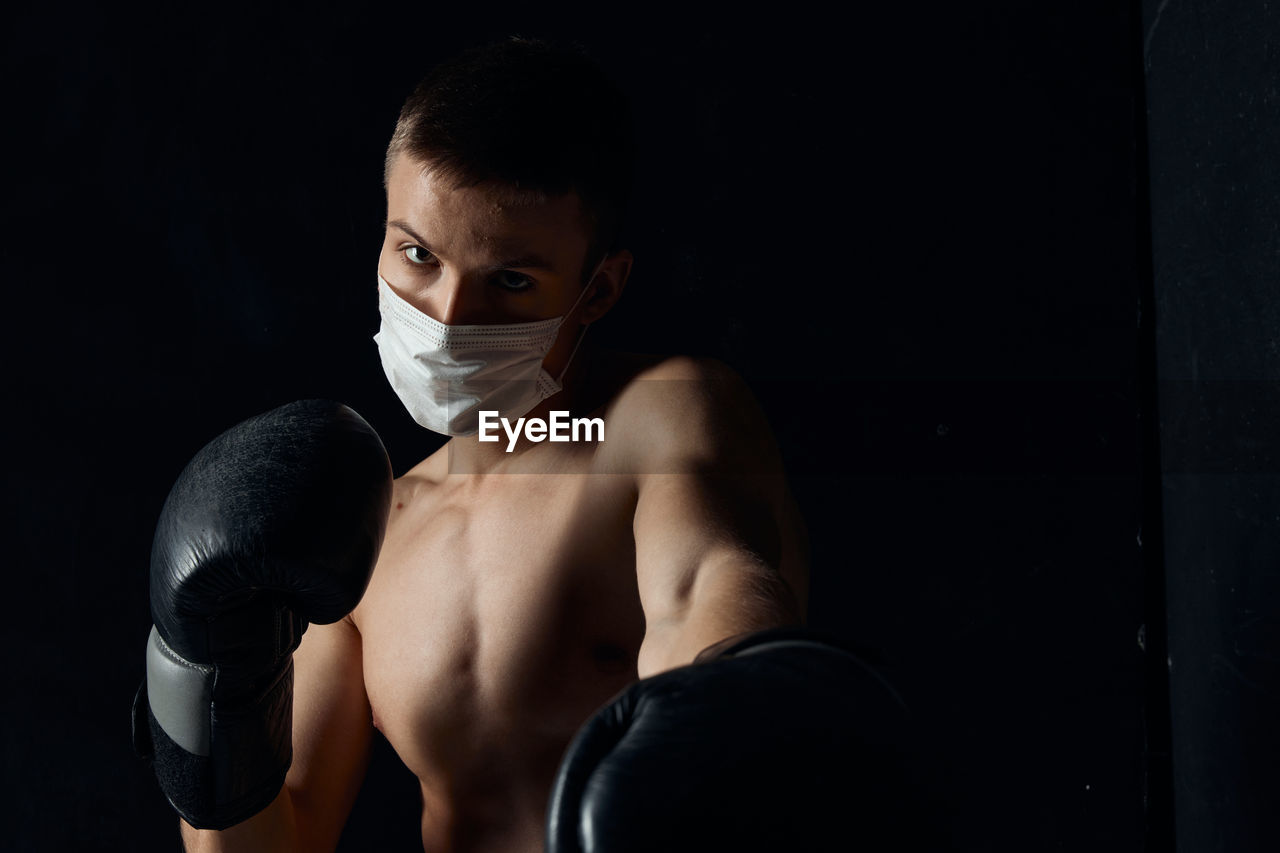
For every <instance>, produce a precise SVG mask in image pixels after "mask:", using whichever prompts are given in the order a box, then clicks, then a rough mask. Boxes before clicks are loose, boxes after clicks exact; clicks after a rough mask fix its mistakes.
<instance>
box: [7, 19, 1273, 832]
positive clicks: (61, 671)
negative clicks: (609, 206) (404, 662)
mask: <svg viewBox="0 0 1280 853" xmlns="http://www.w3.org/2000/svg"><path fill="white" fill-rule="evenodd" d="M885 5H889V4H885ZM210 8H212V7H210ZM833 15H834V13H833ZM511 32H525V33H531V34H542V35H552V36H558V37H562V38H568V39H576V40H579V41H581V42H582V43H583V44H584V45H585V46H586V47H587V48H588V49H589V50H590V51H591V52H592V53H593V54H594V55H595V56H596V57H597V58H598V59H599V60H600V61H601V62H602V64H604V65H605V66H606V67H607V68H608V69H609V70H610V71H611V72H612V73H614V75H615V76H616V77H617V78H618V79H619V81H620V82H621V84H622V85H623V87H624V88H626V89H627V90H629V91H630V92H631V93H632V95H633V97H634V102H635V109H636V113H637V118H638V122H639V125H640V130H639V145H640V151H641V155H642V160H641V166H640V181H639V186H640V195H639V198H638V199H637V204H636V209H635V211H634V215H633V217H632V226H631V243H632V247H633V250H634V252H635V254H636V256H637V258H638V261H637V265H636V268H635V272H634V275H633V279H632V282H631V284H630V285H629V288H628V292H627V295H626V298H625V300H624V302H623V303H622V304H621V305H620V306H619V309H618V310H617V311H615V312H614V314H613V315H611V316H610V317H609V318H608V319H607V320H606V321H605V323H604V324H602V326H603V328H602V329H601V332H600V333H601V334H602V335H607V336H609V338H610V340H611V341H612V342H613V343H614V344H615V345H617V346H622V347H627V348H632V349H638V350H649V351H664V350H677V351H691V352H697V353H702V354H707V355H714V356H717V357H720V358H722V359H725V360H726V361H728V362H730V363H731V364H733V365H734V366H735V367H737V368H738V369H739V370H740V371H741V372H742V373H743V374H744V375H745V376H746V377H747V378H748V379H749V380H750V381H751V383H752V384H753V385H754V386H755V387H756V389H757V391H758V393H759V395H760V397H761V399H762V401H763V403H764V405H765V408H766V411H767V413H768V414H769V417H770V419H771V421H772V423H773V425H774V428H775V431H776V433H777V435H778V438H779V441H780V443H781V446H782V448H783V452H784V454H785V456H786V458H787V461H788V464H789V467H790V472H791V476H792V480H793V485H794V489H795V492H796V494H797V496H798V498H799V500H800V502H801V505H802V508H803V509H804V512H805V514H806V517H807V520H808V524H809V527H810V533H811V537H812V540H813V554H814V566H813V597H812V607H811V620H812V622H813V624H814V625H816V626H818V627H821V628H825V629H826V630H828V631H830V632H832V633H835V634H837V635H839V636H841V637H843V638H845V639H847V640H850V641H852V642H855V643H858V644H860V645H861V646H863V647H865V648H866V649H867V650H868V654H870V655H873V656H874V657H876V658H877V659H878V660H879V661H880V663H881V665H882V666H883V667H884V669H885V671H886V673H887V674H889V676H890V677H891V678H892V679H893V680H894V681H895V683H896V684H897V685H898V686H899V688H900V690H901V692H902V693H903V695H904V696H905V697H906V698H907V700H908V701H909V702H910V703H911V705H912V706H913V707H914V708H915V709H916V712H917V715H918V717H919V719H920V720H921V723H922V727H923V729H924V730H925V732H926V735H927V736H928V738H929V739H930V742H931V743H935V744H936V746H935V747H934V749H935V750H936V759H937V767H938V774H939V778H940V780H941V781H942V782H943V784H944V785H946V786H948V787H949V789H950V790H951V791H952V792H953V795H954V796H953V808H954V811H955V813H956V820H957V833H958V836H959V838H960V840H961V841H962V843H963V846H964V847H966V848H968V849H979V850H1005V849H1008V850H1026V849H1066V850H1077V849H1078V850H1104V849H1135V850H1136V849H1139V848H1140V846H1141V844H1142V839H1143V837H1144V832H1145V823H1146V821H1145V817H1144V797H1143V789H1144V753H1143V750H1144V730H1143V719H1144V718H1143V708H1144V701H1145V700H1144V691H1145V689H1146V688H1145V682H1144V663H1143V650H1142V647H1141V644H1140V630H1141V627H1142V625H1143V623H1144V603H1143V575H1142V564H1141V561H1140V556H1141V555H1140V549H1139V541H1138V540H1139V528H1140V523H1141V516H1142V504H1141V500H1140V494H1141V479H1140V443H1139V435H1140V432H1139V424H1138V418H1137V412H1138V407H1139V394H1138V390H1137V389H1138V387H1139V350H1138V337H1137V326H1138V317H1137V316H1136V315H1137V305H1138V300H1139V297H1140V289H1141V288H1140V285H1141V276H1140V273H1141V270H1142V269H1143V268H1144V267H1143V264H1142V263H1141V259H1142V258H1144V257H1145V255H1144V253H1145V252H1146V247H1145V244H1143V242H1142V240H1141V237H1142V232H1141V229H1140V228H1139V226H1138V223H1139V215H1140V213H1141V212H1142V211H1141V209H1140V205H1139V204H1138V200H1139V194H1138V193H1139V191H1138V182H1137V178H1136V175H1137V155H1136V150H1137V148H1136V146H1137V142H1136V140H1137V138H1138V133H1137V129H1136V128H1135V115H1137V108H1136V107H1137V102H1136V100H1135V98H1136V96H1137V89H1138V79H1139V78H1138V76H1137V71H1136V69H1135V61H1136V60H1135V56H1134V46H1135V44H1136V41H1137V37H1136V34H1135V25H1134V22H1133V20H1132V18H1131V14H1130V10H1129V9H1127V8H1126V6H1125V4H1117V3H1110V2H1095V3H1073V4H1051V5H1045V4H1024V3H1013V2H1009V3H998V2H992V1H991V0H985V2H981V3H977V4H953V3H941V2H936V3H929V4H926V5H925V6H923V7H922V6H920V5H919V4H910V5H903V4H895V5H894V6H893V8H891V9H878V10H877V9H861V8H860V9H858V10H857V11H856V14H855V17H854V18H853V19H852V20H849V19H847V18H845V17H844V15H843V14H841V15H840V16H839V17H835V16H832V17H829V18H824V17H823V16H817V17H815V16H813V15H809V14H804V15H802V14H798V13H797V14H795V15H793V16H791V17H787V18H784V19H779V18H777V17H769V18H761V19H753V18H750V17H748V16H746V15H745V14H744V13H742V12H739V13H736V17H735V18H734V19H731V20H730V19H713V18H711V17H709V16H708V17H699V16H690V14H689V13H688V11H687V10H686V11H685V12H684V13H683V14H679V15H677V14H673V13H668V12H661V13H660V12H659V11H658V10H656V9H653V8H651V7H647V6H645V7H640V6H637V7H634V8H632V9H630V10H628V11H626V12H625V13H624V12H622V11H618V10H610V9H607V8H601V9H597V10H596V11H594V12H587V11H578V12H575V13H574V14H571V15H570V14H565V15H559V16H557V15H551V14H548V13H546V12H544V11H541V10H540V11H538V12H537V13H536V14H535V13H533V12H529V11H526V12H516V13H510V14H508V13H505V12H501V11H496V10H493V9H486V10H485V11H484V12H483V13H481V12H476V13H470V14H465V13H460V12H449V11H448V10H445V9H441V8H440V7H439V6H431V7H430V8H427V7H424V6H422V5H421V4H417V5H404V6H395V7H387V6H382V5H380V6H378V7H376V11H373V12H369V13H358V12H356V11H354V10H352V11H349V12H346V13H341V14H332V13H318V12H316V11H315V10H314V9H308V10H307V12H306V14H296V13H292V12H287V11H285V10H281V9H277V8H275V7H264V8H260V9H259V10H258V11H255V12H252V13H246V14H238V15H231V14H228V13H222V12H217V13H215V12H212V11H210V12H207V13H198V12H193V11H175V10H174V9H166V10H153V11H151V12H147V13H140V12H122V11H106V10H95V9H92V8H79V7H76V8H71V9H68V7H66V6H53V5H47V6H43V7H37V8H33V9H31V10H29V11H27V12H25V13H23V14H21V15H19V16H18V17H17V18H15V19H13V20H11V21H10V23H9V26H8V27H7V32H6V35H5V36H4V37H3V38H4V60H5V74H4V83H3V85H4V87H5V89H4V103H5V104H6V105H7V106H8V110H9V113H10V116H11V120H10V122H8V125H9V127H10V130H9V131H8V132H7V133H6V136H8V137H9V142H10V145H11V146H13V147H12V149H11V153H10V155H9V157H8V160H7V165H8V168H7V170H6V171H7V175H6V186H7V187H8V188H9V192H7V193H5V195H4V199H3V210H4V229H5V237H4V250H3V255H2V256H0V261H2V263H3V275H4V282H5V285H6V287H5V294H6V298H7V300H8V308H7V309H6V311H5V325H6V329H7V333H6V334H5V335H4V344H5V346H6V353H5V354H6V364H7V365H8V370H7V371H6V377H7V379H6V383H7V387H8V393H7V396H8V398H9V400H10V415H9V418H8V420H9V423H8V424H7V430H8V431H9V433H10V439H9V441H8V442H7V444H8V446H9V447H10V448H11V460H10V463H9V466H8V471H7V484H8V485H9V488H8V489H7V497H6V500H7V507H8V510H9V511H8V512H7V513H6V516H7V517H8V519H9V520H10V522H11V524H12V525H13V532H12V535H11V538H10V541H11V542H12V543H14V545H15V546H16V547H15V548H14V552H15V553H14V556H13V557H12V558H11V560H12V562H10V572H9V576H10V577H11V578H12V581H11V583H12V585H13V587H14V591H13V592H12V595H13V598H12V599H11V601H12V602H13V603H12V605H11V608H10V609H11V618H10V619H8V620H5V623H4V625H5V631H6V637H5V649H6V655H7V670H8V672H9V680H10V683H11V684H16V685H18V686H19V687H18V689H16V690H7V691H5V699H4V700H3V701H4V702H5V725H4V726H3V727H0V731H2V732H3V735H2V736H3V738H4V755H5V759H6V767H7V775H6V787H7V790H6V799H7V800H8V801H9V802H10V803H11V804H14V806H15V808H17V809H18V810H19V811H21V812H22V813H23V814H25V815H26V819H25V821H24V822H22V823H21V825H20V826H19V827H17V828H16V829H14V830H13V832H14V833H15V834H14V835H13V836H11V838H14V844H15V847H17V848H22V849H27V848H43V849H59V848H64V847H71V846H74V847H75V848H76V849H80V850H92V849H112V850H121V849H138V850H150V849H157V848H158V847H161V846H162V845H164V844H166V843H171V841H172V838H173V836H174V825H175V820H174V818H173V816H172V814H171V813H170V812H169V811H168V810H167V808H166V806H165V804H164V802H163V797H162V795H161V794H160V792H159V790H158V788H157V787H156V785H155V782H154V780H153V779H152V778H151V776H150V774H149V772H148V771H147V770H146V768H145V767H143V766H141V765H139V764H138V763H137V762H136V761H135V760H134V759H133V758H132V756H131V753H130V748H129V742H128V736H127V732H128V709H129V704H130V701H131V700H132V697H133V692H134V690H135V688H136V687H137V684H138V680H139V678H140V677H141V674H142V651H143V646H144V642H145V638H146V634H147V631H148V629H149V625H150V617H149V613H148V606H147V587H146V571H147V559H148V554H149V547H150V538H151V530H152V526H153V524H154V522H155V518H156V515H157V513H158V511H159V508H160V505H161V503H162V501H163V499H164V496H165V494H166V492H167V490H168V488H169V485H170V484H171V483H172V481H173V479H174V477H175V476H176V475H177V473H178V472H179V471H180V470H181V468H182V466H183V465H184V464H185V462H186V460H187V459H188V458H189V457H190V456H191V455H192V454H193V453H194V452H195V451H196V450H197V449H198V448H199V447H200V446H201V445H202V444H204V442H206V441H207V440H208V439H209V438H211V437H212V436H213V435H215V434H216V433H217V432H219V431H221V430H222V429H224V428H226V427H227V426H229V425H230V424H232V423H234V422H236V421H238V420H240V419H242V418H244V417H246V416H248V415H250V414H252V413H256V412H258V411H262V410H265V409H267V408H270V407H272V406H275V405H279V404H281V403H284V402H287V401H289V400H292V399H296V398H300V397H308V396H327V397H333V398H337V399H340V400H343V401H345V402H348V403H349V404H351V405H352V406H354V407H355V408H356V409H357V410H359V411H360V412H362V413H363V414H364V415H365V416H366V417H367V418H368V419H369V420H370V421H371V422H372V423H373V424H374V425H375V426H376V427H377V428H378V429H379V431H380V432H381V433H382V434H383V436H384V438H385V440H386V442H387V444H388V446H389V448H390V451H391V453H392V457H393V462H394V465H395V468H396V470H397V472H402V471H404V470H406V469H407V468H408V467H409V466H411V465H412V464H414V463H415V462H417V461H418V460H419V459H421V458H422V457H423V456H424V455H425V454H426V453H428V452H429V451H430V450H431V449H433V448H434V447H435V446H436V445H437V440H436V439H435V438H434V437H432V436H429V435H426V434H423V433H422V431H421V430H418V429H417V428H416V426H414V425H413V423H412V422H411V421H410V420H409V418H408V416H407V415H406V414H405V413H404V412H403V411H402V410H401V408H400V406H399V403H398V401H397V400H396V398H395V397H394V395H393V394H392V392H391V391H390V389H389V388H388V387H387V385H386V382H385V380H384V378H383V376H382V372H381V369H380V367H379V364H378V358H377V353H376V348H375V347H374V345H373V343H372V340H371V337H372V335H373V333H374V332H375V331H376V328H377V305H376V298H375V295H374V294H375V289H374V284H375V280H374V273H375V263H376V257H377V253H378V248H379V245H380V240H381V237H380V223H381V218H382V216H383V214H384V210H383V199H382V189H381V164H382V159H381V158H382V151H383V148H384V146H385V143H386V140H387V138H388V136H389V134H390V132H391V129H392V126H393V124H394V121H395V117H396V113H397V110H398V108H399V105H400V103H401V101H402V100H403V98H404V96H405V95H406V94H407V93H408V91H409V89H410V87H411V86H412V84H413V83H414V82H415V80H416V79H417V78H418V77H419V76H420V75H421V74H422V73H423V72H424V71H425V70H426V69H427V68H428V67H429V66H430V64H431V63H432V61H433V60H434V59H435V58H436V57H437V56H443V55H446V54H449V53H452V52H454V51H455V50H457V49H458V48H459V47H461V46H464V45H466V44H470V43H473V42H475V41H478V40H483V39H486V38H488V37H492V36H498V35H502V34H505V33H511ZM1245 179H1246V178H1244V177H1242V178H1241V180H1245ZM1271 269H1272V270H1274V267H1272V268H1271ZM1260 280H1261V279H1259V281H1260ZM1261 298H1262V297H1261V294H1259V299H1261ZM593 334H594V333H593ZM817 712H820V711H816V713H817ZM416 806H417V802H416V796H415V794H414V792H413V788H412V780H411V779H410V778H408V777H407V771H404V769H403V768H402V767H399V766H398V765H397V763H396V761H395V759H394V756H393V755H392V754H391V753H390V752H389V751H388V750H386V749H381V750H380V751H379V752H378V754H377V756H376V758H375V762H374V766H373V769H372V771H371V775H370V778H369V781H368V783H367V784H366V787H365V790H364V793H363V794H362V799H361V802H360V804H359V805H358V807H357V812H356V814H355V815H354V816H353V818H352V822H351V825H350V827H349V831H348V833H347V841H348V843H349V845H350V846H349V848H348V849H353V850H356V849H368V847H369V845H370V844H372V843H373V841H372V839H375V838H383V839H384V840H383V841H381V842H380V847H379V849H388V848H394V846H395V844H396V843H399V844H401V845H404V846H405V847H406V849H411V848H412V846H413V845H414V844H415V843H417V842H416V833H417V827H416V820H417V818H416ZM1157 819H1159V817H1158V816H1157ZM850 835H851V840H856V836H857V827H850ZM386 838H390V839H394V842H393V841H387V840H385V839H386Z"/></svg>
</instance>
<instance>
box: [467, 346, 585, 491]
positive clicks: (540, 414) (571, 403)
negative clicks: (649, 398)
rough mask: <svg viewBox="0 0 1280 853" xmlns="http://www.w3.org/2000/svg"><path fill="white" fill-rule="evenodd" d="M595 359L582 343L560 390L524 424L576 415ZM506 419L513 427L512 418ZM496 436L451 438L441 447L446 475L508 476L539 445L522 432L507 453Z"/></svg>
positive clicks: (504, 439)
mask: <svg viewBox="0 0 1280 853" xmlns="http://www.w3.org/2000/svg"><path fill="white" fill-rule="evenodd" d="M595 356H596V353H595V350H594V348H592V346H591V344H589V343H587V342H585V341H584V342H583V343H582V346H581V347H580V348H579V350H578V353H577V355H576V356H575V357H574V358H573V360H572V361H571V362H570V364H569V368H568V370H567V371H566V372H565V374H564V376H563V377H561V379H560V390H559V391H558V392H557V393H555V394H552V395H551V396H550V397H548V398H547V399H545V400H543V401H542V402H541V403H539V404H538V405H536V406H534V407H533V408H532V409H530V410H529V411H528V412H526V413H525V414H524V415H523V416H522V417H523V418H524V419H525V421H526V423H527V422H528V421H529V420H530V419H532V418H541V419H542V420H544V421H548V420H550V413H551V412H552V411H568V412H571V413H575V414H576V413H578V411H579V406H580V405H582V404H583V403H584V402H586V399H585V398H589V397H590V395H589V394H588V393H586V390H585V389H586V388H587V387H588V382H589V380H590V378H591V368H590V364H591V362H592V361H593V360H594V358H595ZM508 420H509V421H510V422H511V426H512V428H514V427H515V420H516V419H515V418H509V419H508ZM499 436H500V439H499V440H498V441H480V436H479V435H478V434H477V435H459V436H454V437H453V438H451V439H450V440H449V442H448V444H446V445H445V447H444V450H445V452H446V453H447V454H448V465H449V471H448V472H449V473H450V474H491V473H501V472H504V471H506V472H507V473H510V469H511V468H512V464H513V463H515V462H517V461H518V460H519V459H520V458H521V457H522V456H523V455H524V454H525V453H527V452H529V451H530V450H532V449H533V448H535V447H537V446H538V444H541V443H543V442H533V441H529V440H528V439H527V438H525V437H524V434H523V431H522V432H521V435H520V437H519V438H518V439H517V440H516V443H515V446H514V447H512V448H511V450H510V451H508V450H507V447H508V445H509V443H510V442H509V440H508V437H507V435H506V433H505V432H504V431H502V430H499Z"/></svg>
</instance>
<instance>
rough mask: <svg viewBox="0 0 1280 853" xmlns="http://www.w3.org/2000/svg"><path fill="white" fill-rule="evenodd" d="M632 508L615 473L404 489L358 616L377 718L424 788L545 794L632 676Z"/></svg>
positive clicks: (635, 609) (636, 617)
mask: <svg viewBox="0 0 1280 853" xmlns="http://www.w3.org/2000/svg"><path fill="white" fill-rule="evenodd" d="M634 507H635V504H634V494H633V491H632V488H631V486H630V483H629V481H627V480H625V479H624V478H622V477H617V476H610V475H594V476H592V475H570V474H538V475H534V474H527V475H525V474H521V475H517V474H509V475H490V476H489V477H488V478H487V480H486V481H485V482H484V483H483V484H482V485H480V486H478V487H474V488H473V487H472V486H470V485H466V486H463V487H461V488H451V487H450V484H448V483H446V484H445V485H444V486H430V487H422V488H418V489H416V490H406V489H400V490H398V493H397V498H396V501H395V502H394V503H393V508H392V518H391V522H390V524H389V527H388V532H387V537H386V540H385V542H384V545H383V549H382V552H381V554H380V557H379V562H378V566H377V568H376V569H375V571H374V574H373V578H372V580H371V582H370V585H369V589H368V591H367V592H366V594H365V597H364V599H363V600H362V601H361V604H360V607H359V608H358V610H357V612H356V614H355V618H356V621H357V625H358V627H359V628H360V632H361V636H362V639H363V644H364V648H363V655H364V672H365V686H366V689H367V691H368V695H369V701H370V704H371V706H372V709H373V714H374V720H375V723H376V724H377V725H378V727H379V728H380V729H381V730H382V732H383V733H384V734H385V735H386V736H387V738H388V740H390V741H391V743H392V745H393V746H394V747H395V748H396V750H397V752H398V753H399V754H400V756H401V758H402V759H403V760H404V761H405V763H406V764H407V765H408V766H409V768H410V769H411V770H413V771H414V772H415V773H416V774H417V775H418V777H419V779H421V780H422V782H423V784H424V787H441V788H447V789H449V790H459V791H466V790H470V789H474V793H475V794H476V795H477V796H479V795H482V794H484V793H485V792H490V793H497V791H498V790H499V789H502V788H505V787H509V786H511V785H516V786H519V785H520V784H521V780H520V779H519V778H514V777H519V776H521V775H524V776H527V777H528V779H527V782H528V783H530V784H532V785H534V787H535V788H538V787H541V786H542V785H543V784H544V783H546V782H549V778H550V774H552V773H554V767H555V765H556V763H557V762H558V760H559V757H560V754H561V753H562V751H563V748H564V746H565V744H566V743H567V741H568V739H569V738H570V737H571V736H572V734H573V733H574V731H576V730H577V728H578V726H580V725H581V724H582V722H584V721H585V719H586V718H587V716H588V715H589V714H590V713H591V712H592V711H594V710H595V709H596V708H597V707H598V706H599V705H601V704H602V703H603V702H605V701H607V700H608V699H609V698H610V697H611V696H612V695H613V694H614V693H616V692H617V691H618V690H620V689H621V688H622V687H623V686H625V685H626V684H627V683H629V682H630V681H633V680H634V679H635V678H636V671H635V661H636V654H637V652H638V650H639V646H640V641H641V639H642V637H643V630H644V619H643V613H642V611H641V608H640V601H639V596H638V593H637V590H636V580H635V550H634V544H633V540H632V534H631V522H632V518H633V516H634ZM513 774H514V777H513ZM544 777H545V778H544Z"/></svg>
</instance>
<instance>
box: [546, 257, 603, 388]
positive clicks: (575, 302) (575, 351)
mask: <svg viewBox="0 0 1280 853" xmlns="http://www.w3.org/2000/svg"><path fill="white" fill-rule="evenodd" d="M608 259H609V256H608V255H605V256H604V257H603V258H601V259H600V263H599V264H598V265H597V266H596V271H595V272H593V273H592V274H591V278H590V280H588V281H587V286H586V287H584V288H582V292H581V293H579V294H578V298H577V299H575V300H573V304H572V305H570V306H569V310H568V311H566V312H564V316H565V317H566V318H567V317H568V316H569V315H570V314H572V313H573V312H574V309H576V308H577V307H578V303H579V302H581V301H582V297H584V296H586V295H587V291H588V290H589V289H590V288H591V282H593V281H595V280H596V276H598V275H599V274H600V270H601V269H603V268H604V262H605V261H606V260H608ZM561 322H562V324H563V321H561ZM589 328H591V324H590V323H587V324H586V325H585V326H583V327H582V333H581V334H579V335H578V341H577V343H575V344H574V345H573V351H572V352H570V353H569V360H568V361H566V362H565V363H564V368H563V369H562V370H561V371H560V375H559V376H557V377H556V384H557V385H560V384H561V380H563V379H564V375H565V374H566V373H568V372H569V365H571V364H573V357H574V356H575V355H577V354H578V347H580V346H582V339H583V338H585V337H586V336H587V329H589Z"/></svg>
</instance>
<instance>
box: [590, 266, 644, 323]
mask: <svg viewBox="0 0 1280 853" xmlns="http://www.w3.org/2000/svg"><path fill="white" fill-rule="evenodd" d="M633 260H634V258H633V257H632V256H631V253H630V252H629V251H627V250H626V249H623V250H621V251H618V252H614V253H613V254H612V255H609V256H608V257H607V258H605V259H604V263H603V264H601V265H600V271H599V272H597V273H596V277H595V278H593V279H591V281H589V282H587V287H593V288H595V292H594V293H592V294H591V295H590V296H588V297H587V304H586V305H585V306H584V307H583V309H582V322H583V324H584V325H585V324H587V323H594V322H595V321H596V320H599V319H600V318H601V317H603V316H604V315H605V314H607V313H609V309H610V308H612V307H613V306H614V303H616V302H617V301H618V299H620V298H621V297H622V289H623V288H624V287H626V286H627V279H628V278H629V277H630V276H631V263H632V261H633Z"/></svg>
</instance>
